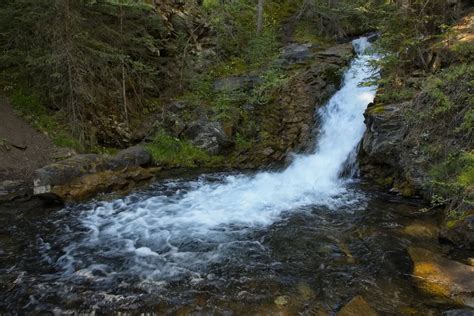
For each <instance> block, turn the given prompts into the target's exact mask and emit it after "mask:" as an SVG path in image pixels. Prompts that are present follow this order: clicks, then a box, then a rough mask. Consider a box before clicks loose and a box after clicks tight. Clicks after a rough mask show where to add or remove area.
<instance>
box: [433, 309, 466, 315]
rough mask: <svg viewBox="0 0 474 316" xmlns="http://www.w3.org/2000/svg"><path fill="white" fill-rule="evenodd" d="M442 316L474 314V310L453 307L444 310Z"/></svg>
mask: <svg viewBox="0 0 474 316" xmlns="http://www.w3.org/2000/svg"><path fill="white" fill-rule="evenodd" d="M441 315H442V316H474V310H468V309H452V310H449V311H445V312H443V314H441Z"/></svg>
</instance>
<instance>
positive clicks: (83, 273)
mask: <svg viewBox="0 0 474 316" xmlns="http://www.w3.org/2000/svg"><path fill="white" fill-rule="evenodd" d="M227 177H228V175H226V174H211V175H204V176H201V177H199V178H196V179H192V180H190V179H177V180H171V181H163V182H160V183H156V184H154V185H152V186H150V187H149V188H147V189H145V190H142V191H139V192H136V193H134V194H131V195H130V196H128V197H126V198H124V199H121V200H120V201H121V202H120V203H122V204H123V205H121V208H117V210H116V211H115V212H116V214H115V216H117V213H120V212H126V210H127V205H137V203H140V202H143V201H146V200H147V199H148V198H149V197H153V196H156V195H157V192H161V194H165V195H168V196H176V195H177V194H178V195H179V194H181V195H185V194H186V193H187V192H189V191H192V190H193V184H196V183H201V184H202V183H203V182H204V183H212V184H214V185H218V184H220V183H222V182H224V181H226V179H227ZM343 195H345V196H346V197H344V196H335V197H333V198H334V200H335V201H339V204H337V205H338V206H337V207H334V206H331V207H328V206H327V204H326V205H306V206H302V207H297V208H293V209H288V210H286V211H283V212H282V213H281V214H280V215H279V218H278V219H275V221H274V222H273V223H271V224H267V225H264V224H261V225H248V224H239V223H234V224H231V225H227V224H226V225H216V226H213V227H212V229H209V228H207V229H206V230H205V231H204V232H205V233H204V234H203V235H200V233H201V232H200V231H199V230H196V231H195V232H194V233H193V234H191V233H189V234H184V233H183V234H180V233H177V232H176V230H175V231H174V235H173V234H169V235H166V234H164V233H163V232H162V230H160V231H159V232H153V231H152V230H150V231H149V232H148V233H147V234H148V238H149V239H146V236H143V235H140V233H137V235H136V236H135V237H132V236H129V237H130V238H132V239H133V238H135V239H137V238H138V239H137V242H136V244H135V246H134V248H133V249H127V247H125V246H124V245H122V244H120V243H121V242H123V241H122V240H123V238H125V237H124V235H123V234H125V233H124V232H121V233H122V235H120V234H121V233H120V232H115V235H114V236H115V238H112V237H108V239H107V238H105V239H106V240H107V241H104V242H102V243H96V244H93V243H91V244H88V243H85V242H84V240H85V239H88V238H90V235H91V229H92V228H91V227H90V226H89V227H88V226H87V224H86V225H85V224H84V212H85V211H87V210H91V209H93V210H94V209H95V210H97V209H100V208H103V207H104V205H108V203H118V202H117V200H115V201H112V202H103V201H96V202H90V203H87V204H76V205H70V206H69V207H66V208H62V209H59V210H58V209H55V208H45V207H42V206H38V205H37V204H35V203H34V202H33V201H31V202H28V203H31V205H30V204H28V203H26V204H25V203H24V204H21V205H20V204H19V205H16V206H14V205H4V206H3V207H2V208H0V211H1V212H2V215H3V216H2V217H1V220H0V224H1V228H0V275H1V277H0V289H1V291H0V308H1V309H4V310H5V311H15V310H25V309H26V310H41V311H48V310H49V311H53V310H56V311H57V310H58V309H59V310H63V311H66V310H76V311H77V310H84V311H92V310H97V311H103V312H111V311H135V312H136V311H147V312H156V313H158V314H163V315H166V314H176V313H182V314H188V313H190V314H197V315H201V314H206V313H207V314H227V315H249V314H269V315H272V314H277V313H286V314H288V315H297V314H307V315H313V314H316V312H318V311H320V310H324V311H329V312H331V311H336V310H338V309H339V308H340V306H341V305H343V304H344V303H346V302H347V301H348V300H350V299H351V298H352V297H353V296H355V295H363V296H364V298H365V299H366V300H367V301H368V302H369V303H370V304H371V305H372V306H373V307H375V308H376V309H378V310H379V311H380V312H383V313H385V314H393V315H400V314H407V315H410V313H412V314H413V313H415V312H417V313H419V314H420V315H427V314H429V313H431V314H433V315H437V314H440V313H441V311H442V310H446V309H447V308H449V307H450V305H449V302H447V301H446V302H445V301H442V300H441V301H440V299H439V298H435V297H429V296H426V295H424V294H423V293H422V292H420V291H419V290H418V289H417V288H416V287H415V286H414V283H413V282H412V279H411V275H410V273H411V261H410V258H409V256H408V254H407V251H406V249H407V247H409V246H414V245H418V246H422V247H425V248H431V249H435V250H437V251H440V248H439V247H440V246H439V244H438V241H437V240H436V239H433V238H426V236H425V237H423V236H424V235H421V236H416V235H413V234H412V233H407V231H408V230H407V229H406V228H407V227H410V226H411V225H413V224H414V223H416V224H417V225H421V226H424V227H428V228H431V227H436V225H437V222H436V216H433V214H424V213H422V212H419V209H420V208H421V207H422V205H419V203H418V201H414V200H405V199H402V198H399V197H396V196H392V195H387V194H383V193H380V192H378V191H377V190H374V189H373V188H371V187H368V186H367V185H364V184H361V183H358V182H352V183H350V184H348V185H347V191H346V192H344V193H343ZM347 196H351V199H349V200H350V203H348V204H345V203H346V202H347V200H348V199H347ZM89 215H90V214H89ZM101 215H102V216H105V217H108V216H110V217H112V216H114V214H109V213H103V214H101ZM95 216H99V215H95ZM110 219H111V218H110ZM135 220H136V219H135ZM133 221H134V219H133V218H128V220H127V222H133ZM113 222H115V221H114V220H112V221H111V222H107V220H104V222H102V223H101V224H100V227H99V228H98V229H99V230H100V231H101V232H102V233H104V232H105V231H106V230H107V227H109V226H110V225H111V223H113ZM155 224H156V223H155ZM183 225H184V224H183ZM187 225H188V226H187V227H188V228H189V224H187ZM201 225H202V224H201ZM120 228H122V229H123V227H122V226H120V227H118V229H120ZM188 232H189V231H188ZM163 234H164V236H162V235H163ZM118 236H122V237H121V239H119V238H118ZM137 236H138V237H137ZM140 238H141V241H140ZM117 243H119V244H120V245H117ZM71 244H76V245H77V244H81V246H75V247H74V251H71ZM111 250H112V252H111ZM65 256H70V259H69V260H70V261H71V262H73V263H71V262H69V261H67V260H66V259H65ZM71 258H73V259H71ZM66 261H67V262H66ZM71 265H72V266H71ZM282 297H283V299H284V300H283V302H284V304H281V299H282ZM275 300H276V301H277V302H278V303H280V304H276V303H275ZM279 300H280V301H279Z"/></svg>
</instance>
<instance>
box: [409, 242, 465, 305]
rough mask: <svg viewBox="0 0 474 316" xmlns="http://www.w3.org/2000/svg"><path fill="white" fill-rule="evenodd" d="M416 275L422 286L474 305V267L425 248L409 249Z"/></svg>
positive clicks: (430, 291) (433, 293) (429, 290)
mask: <svg viewBox="0 0 474 316" xmlns="http://www.w3.org/2000/svg"><path fill="white" fill-rule="evenodd" d="M408 253H409V254H410V257H411V260H412V261H413V277H414V281H415V282H416V283H417V285H418V286H419V288H420V289H422V290H423V291H425V292H427V293H429V294H432V295H437V296H443V297H446V298H449V299H451V300H453V301H454V302H456V303H459V304H463V305H467V306H470V307H474V267H471V266H468V265H465V264H462V263H459V262H457V261H453V260H449V259H447V258H444V257H442V256H441V255H438V254H435V253H433V252H431V251H429V250H426V249H423V248H415V247H412V248H409V249H408Z"/></svg>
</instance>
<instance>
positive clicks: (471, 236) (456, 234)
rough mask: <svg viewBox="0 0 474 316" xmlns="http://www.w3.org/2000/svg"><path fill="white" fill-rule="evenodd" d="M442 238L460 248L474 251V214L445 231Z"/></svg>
mask: <svg viewBox="0 0 474 316" xmlns="http://www.w3.org/2000/svg"><path fill="white" fill-rule="evenodd" d="M442 237H443V238H445V239H447V240H450V241H451V242H453V243H454V244H455V245H456V246H457V247H458V248H464V249H474V214H473V215H469V216H466V217H465V218H464V219H461V220H459V221H457V222H456V223H455V224H454V225H452V226H451V227H449V228H447V229H445V230H443V232H442Z"/></svg>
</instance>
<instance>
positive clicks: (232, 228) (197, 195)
mask: <svg viewBox="0 0 474 316" xmlns="http://www.w3.org/2000/svg"><path fill="white" fill-rule="evenodd" d="M353 44H354V48H355V50H356V52H357V57H356V58H354V60H353V61H352V63H351V65H350V67H349V69H348V70H347V71H346V73H345V75H344V80H343V84H342V87H341V88H340V90H339V91H338V92H337V93H336V94H334V96H333V97H332V98H331V99H330V100H329V102H328V103H327V104H326V106H324V107H323V108H321V109H320V117H321V121H322V125H321V126H322V127H321V132H320V135H319V137H318V139H317V144H316V146H315V151H314V153H312V154H307V155H297V156H296V158H295V159H294V160H293V162H292V163H291V165H290V166H289V167H288V168H287V169H285V170H283V171H281V172H261V173H257V174H255V175H253V176H247V175H231V176H226V177H224V178H223V179H219V180H220V181H212V182H211V181H208V180H203V179H201V180H195V181H169V182H167V183H163V184H161V186H159V187H156V191H155V192H153V196H150V194H148V195H140V194H137V195H132V196H128V197H126V198H123V199H120V200H116V201H112V202H99V203H97V204H96V205H94V206H93V209H89V210H85V211H84V212H82V214H81V216H80V223H81V225H82V226H84V227H86V229H87V233H86V234H84V233H83V234H82V235H81V238H79V240H78V241H77V242H74V243H72V244H70V245H69V246H67V247H66V248H65V254H64V255H63V256H62V257H61V258H60V259H59V260H58V265H59V266H60V267H61V268H62V270H63V276H64V277H65V278H81V279H84V278H86V279H87V278H88V277H91V275H94V273H95V272H97V271H100V275H101V278H105V279H107V278H113V277H117V276H120V275H122V276H123V275H128V276H130V275H134V276H138V277H139V278H140V279H141V280H148V281H154V282H158V281H163V280H167V279H170V278H171V279H173V278H177V277H179V276H182V275H195V274H196V273H198V272H199V271H201V270H202V269H204V267H205V266H206V265H208V264H210V263H216V262H219V260H220V258H221V257H222V256H221V254H222V253H224V252H225V249H227V248H226V247H230V245H233V244H234V243H236V242H239V240H240V239H241V236H242V235H244V234H245V233H246V232H248V231H249V230H252V229H257V228H262V227H266V226H268V225H270V224H272V223H274V222H275V221H277V220H279V219H280V218H281V216H282V214H283V213H284V212H291V211H293V210H297V209H299V208H302V207H305V206H308V205H324V206H325V207H329V208H333V209H337V208H338V206H339V205H340V204H341V203H346V204H347V203H350V202H351V199H354V198H355V197H354V196H351V195H350V194H347V192H348V191H347V190H348V189H347V188H346V185H345V184H346V182H347V179H344V178H341V177H340V174H341V172H342V171H343V169H344V166H345V165H346V163H347V161H348V160H350V159H355V156H354V155H352V156H351V154H353V153H354V152H355V149H356V147H357V145H358V143H359V142H360V140H361V138H362V135H363V133H364V130H365V125H364V117H363V113H364V111H365V109H366V107H367V105H368V104H369V103H370V102H372V101H373V99H374V96H375V90H376V87H375V86H361V85H360V84H361V83H362V82H364V80H366V79H367V78H368V77H371V76H373V75H376V74H377V72H376V71H374V69H373V68H372V67H371V66H370V65H368V62H369V61H370V60H372V59H374V58H376V57H375V56H374V55H371V54H370V53H369V52H368V51H367V48H368V47H369V46H370V44H369V42H368V41H367V39H366V38H361V39H357V40H355V41H354V43H353ZM351 157H352V158H351ZM246 242H247V243H257V244H258V242H257V241H246ZM190 244H193V246H192V247H191V246H189V245H190ZM84 254H89V255H88V256H84ZM114 260H115V261H120V262H122V264H121V265H120V267H116V266H115V265H114V264H113V261H114ZM94 271H95V272H94Z"/></svg>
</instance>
